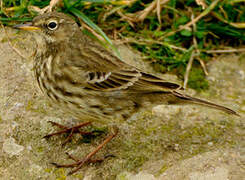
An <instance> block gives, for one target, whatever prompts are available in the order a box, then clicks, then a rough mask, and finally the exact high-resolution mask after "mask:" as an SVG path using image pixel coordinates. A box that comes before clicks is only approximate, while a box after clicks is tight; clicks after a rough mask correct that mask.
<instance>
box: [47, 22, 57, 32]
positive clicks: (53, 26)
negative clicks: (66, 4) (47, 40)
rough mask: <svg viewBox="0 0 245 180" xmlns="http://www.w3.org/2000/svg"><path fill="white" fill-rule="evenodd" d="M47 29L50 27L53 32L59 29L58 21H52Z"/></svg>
mask: <svg viewBox="0 0 245 180" xmlns="http://www.w3.org/2000/svg"><path fill="white" fill-rule="evenodd" d="M47 27H48V29H50V30H52V31H53V30H55V29H57V28H58V23H57V21H54V20H52V21H50V22H48V24H47Z"/></svg>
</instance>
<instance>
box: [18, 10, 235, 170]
mask: <svg viewBox="0 0 245 180" xmlns="http://www.w3.org/2000/svg"><path fill="white" fill-rule="evenodd" d="M14 28H18V29H23V30H28V31H29V30H31V32H32V33H33V35H34V38H35V40H36V42H37V45H38V47H37V49H36V53H35V55H34V68H33V69H34V76H35V79H36V81H37V83H38V85H39V87H40V89H41V91H42V92H43V93H44V94H45V95H46V96H47V97H48V99H50V100H51V102H53V104H55V105H59V107H62V109H63V110H64V111H65V112H67V113H70V114H72V115H74V116H75V117H77V118H79V119H81V120H83V121H84V120H86V121H88V122H85V123H82V124H80V125H78V126H76V127H71V128H68V127H65V126H63V125H60V124H57V123H54V122H52V124H54V125H56V126H58V127H61V128H63V129H64V130H62V131H59V132H56V133H52V134H49V135H47V136H46V137H50V136H53V135H57V134H61V133H64V132H70V133H71V134H72V133H75V132H80V130H78V128H80V127H83V126H85V125H88V124H90V122H93V121H96V122H102V123H106V124H108V125H112V126H113V127H114V125H113V122H114V120H115V119H125V120H126V119H128V118H129V117H130V116H132V115H133V114H134V113H136V112H138V111H139V109H140V108H142V107H148V106H149V107H150V106H153V105H158V104H163V103H167V104H171V103H177V102H187V103H197V104H201V105H205V106H209V107H211V108H215V109H219V110H222V111H224V112H226V113H229V114H233V115H238V114H237V113H236V112H235V111H233V110H232V109H230V108H227V107H224V106H222V105H218V104H215V103H212V102H208V101H206V100H202V99H199V98H196V97H191V96H189V95H187V94H185V93H183V92H182V91H181V89H182V87H181V85H179V84H177V83H173V82H170V81H168V80H165V79H163V78H161V77H158V76H156V75H153V74H150V73H147V72H145V71H142V70H141V69H139V68H137V67H134V66H133V65H131V64H128V63H126V62H124V61H123V60H122V59H121V58H119V57H118V56H117V55H115V54H114V53H113V52H112V51H111V50H109V49H107V48H105V47H104V46H102V45H101V44H99V43H98V42H96V41H95V40H93V39H92V38H90V37H89V36H87V35H86V34H84V33H83V32H82V31H81V29H80V27H79V25H78V24H77V23H76V21H75V20H74V19H73V18H72V17H70V16H68V15H66V14H63V13H60V12H49V13H44V14H42V15H38V16H36V17H35V18H34V19H33V20H32V22H31V23H25V24H19V25H16V26H14ZM113 129H114V130H113V132H112V134H111V135H109V136H108V137H107V138H106V139H105V140H104V141H103V142H102V143H101V144H100V145H99V146H98V147H97V148H96V149H95V150H94V151H93V152H91V153H89V154H88V155H87V156H86V157H85V158H83V159H81V160H80V161H77V162H75V163H73V164H66V165H60V164H57V163H54V165H56V166H57V167H74V169H73V170H72V171H70V173H69V174H73V173H75V172H77V171H78V170H79V169H80V168H81V167H82V166H83V164H84V163H86V162H88V161H90V159H91V157H92V156H93V155H94V154H95V153H96V152H98V151H99V150H100V149H101V148H102V147H103V146H105V145H106V144H107V143H108V142H109V141H110V140H111V139H113V138H114V137H115V136H116V135H117V133H118V128H117V127H114V128H113Z"/></svg>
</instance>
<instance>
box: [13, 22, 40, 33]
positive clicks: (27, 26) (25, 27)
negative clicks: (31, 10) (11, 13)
mask: <svg viewBox="0 0 245 180" xmlns="http://www.w3.org/2000/svg"><path fill="white" fill-rule="evenodd" d="M13 28H16V29H23V30H27V31H32V30H39V29H40V28H39V27H36V26H33V25H32V23H27V24H17V25H15V26H13Z"/></svg>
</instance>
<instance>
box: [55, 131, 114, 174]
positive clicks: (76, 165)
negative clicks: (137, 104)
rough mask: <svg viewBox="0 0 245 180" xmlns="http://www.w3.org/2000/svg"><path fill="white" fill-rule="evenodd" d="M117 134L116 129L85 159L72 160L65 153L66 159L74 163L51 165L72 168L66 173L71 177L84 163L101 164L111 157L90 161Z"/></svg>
mask: <svg viewBox="0 0 245 180" xmlns="http://www.w3.org/2000/svg"><path fill="white" fill-rule="evenodd" d="M117 134H118V129H117V128H116V129H115V130H114V131H113V133H112V134H111V135H109V136H108V137H107V138H106V139H105V140H104V141H103V142H102V143H101V144H100V145H99V146H97V147H96V149H95V150H93V151H92V152H91V153H89V154H88V155H87V156H86V157H85V158H83V159H81V160H78V159H77V158H74V157H73V156H71V155H70V154H68V153H66V154H67V155H68V158H70V159H72V160H74V161H75V162H74V163H71V164H58V163H52V164H53V165H55V166H56V167H58V168H61V167H63V168H74V169H73V170H72V171H70V172H69V173H68V175H71V174H73V173H75V172H77V171H78V170H79V169H80V168H82V166H83V165H84V164H85V163H94V162H101V161H103V160H104V159H105V158H107V157H111V155H110V156H106V157H105V158H103V159H91V158H92V157H93V156H94V155H95V154H96V153H97V152H98V151H99V150H100V149H102V148H103V147H104V146H105V145H106V144H107V143H108V142H110V141H111V140H112V139H113V138H114V137H115V136H116V135H117Z"/></svg>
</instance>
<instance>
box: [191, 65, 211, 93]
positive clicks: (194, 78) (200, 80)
mask: <svg viewBox="0 0 245 180" xmlns="http://www.w3.org/2000/svg"><path fill="white" fill-rule="evenodd" d="M188 86H189V87H190V88H193V89H196V90H197V91H201V90H207V89H208V88H209V85H208V81H207V80H206V78H205V74H204V72H203V70H202V69H201V68H200V67H199V68H196V67H193V68H192V69H191V72H190V76H189V81H188Z"/></svg>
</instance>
